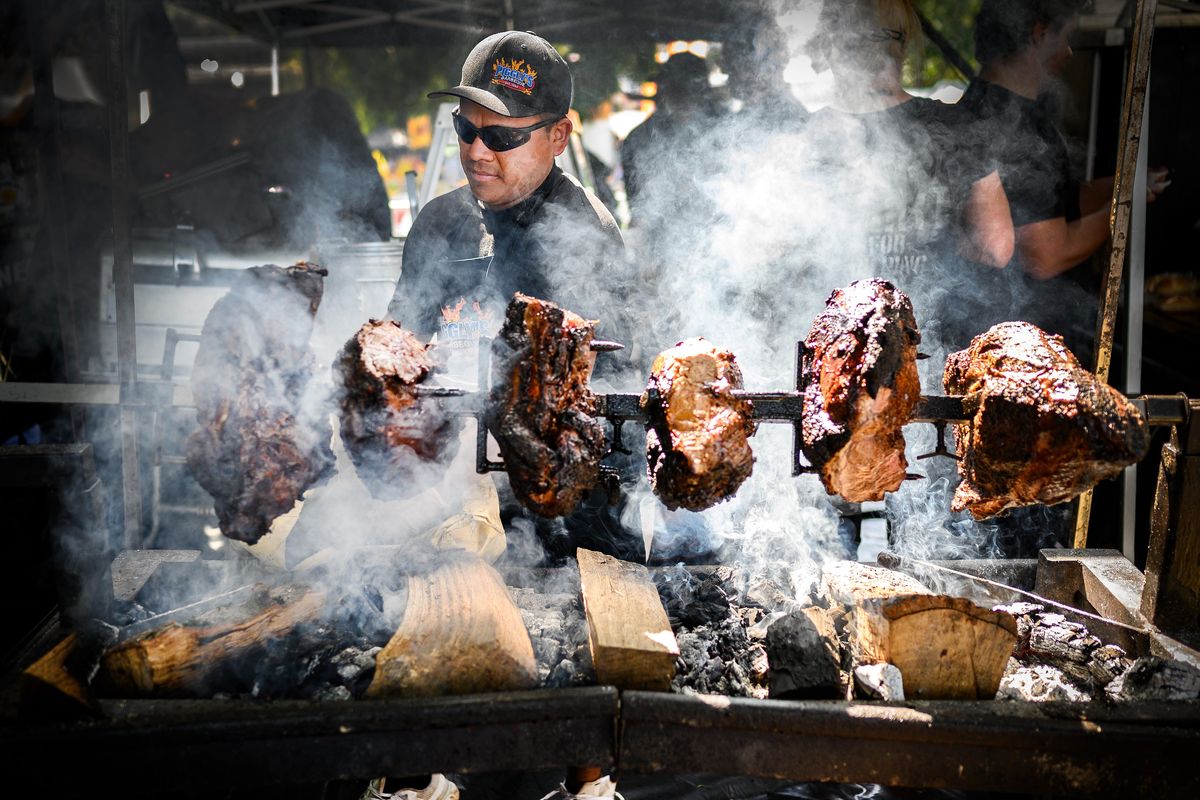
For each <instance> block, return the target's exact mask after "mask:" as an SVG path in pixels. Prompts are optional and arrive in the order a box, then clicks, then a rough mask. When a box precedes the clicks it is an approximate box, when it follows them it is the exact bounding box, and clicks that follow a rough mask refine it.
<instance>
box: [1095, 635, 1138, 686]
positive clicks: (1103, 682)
mask: <svg viewBox="0 0 1200 800" xmlns="http://www.w3.org/2000/svg"><path fill="white" fill-rule="evenodd" d="M1132 665H1133V662H1132V661H1130V660H1129V658H1128V656H1126V655H1125V651H1124V650H1122V649H1121V648H1119V647H1117V646H1116V645H1113V644H1106V645H1102V646H1100V647H1097V648H1096V649H1095V650H1093V651H1092V658H1091V660H1090V661H1089V662H1088V671H1089V672H1090V673H1091V675H1092V680H1093V681H1095V683H1096V685H1097V686H1107V685H1108V684H1110V683H1112V682H1113V681H1114V680H1116V679H1117V678H1118V677H1120V676H1121V675H1123V674H1125V672H1127V671H1128V670H1129V668H1130V667H1131V666H1132Z"/></svg>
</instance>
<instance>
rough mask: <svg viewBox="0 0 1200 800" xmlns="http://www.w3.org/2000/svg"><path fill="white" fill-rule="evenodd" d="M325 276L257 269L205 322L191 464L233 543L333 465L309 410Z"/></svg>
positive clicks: (253, 534)
mask: <svg viewBox="0 0 1200 800" xmlns="http://www.w3.org/2000/svg"><path fill="white" fill-rule="evenodd" d="M325 274H326V273H325V270H323V269H321V268H319V267H316V266H314V265H310V264H303V263H302V264H297V265H295V266H293V267H287V268H282V267H277V266H273V265H269V266H263V267H252V268H251V269H248V270H246V273H245V275H244V276H243V277H242V278H241V280H240V281H239V283H238V284H237V285H235V286H234V287H233V288H232V289H231V290H230V292H229V294H227V295H225V296H224V297H222V298H221V299H220V300H218V301H217V302H216V304H215V305H214V306H213V308H212V310H211V311H210V312H209V314H208V318H207V319H205V320H204V328H203V330H202V332H201V339H200V348H199V350H198V351H197V353H196V361H195V364H194V366H193V367H192V397H193V398H194V400H195V403H196V419H197V421H198V422H199V424H200V428H199V430H197V431H195V432H194V433H193V434H192V435H191V437H190V438H189V439H188V444H187V462H188V467H189V468H190V469H191V472H192V475H193V476H194V477H195V478H196V480H197V481H198V482H199V483H200V485H201V486H203V487H204V488H205V489H206V490H207V491H208V493H209V494H211V495H212V496H213V501H214V505H215V507H216V511H217V518H218V520H220V525H221V532H222V533H224V534H225V535H226V536H228V537H230V538H231V539H239V540H241V541H243V542H251V543H253V542H256V541H258V539H259V538H260V537H262V535H263V534H265V533H266V532H267V530H268V529H269V528H270V526H271V522H272V521H273V520H274V519H275V518H276V517H278V516H279V515H281V514H284V513H286V512H288V511H290V510H291V509H292V507H293V506H294V505H295V503H296V501H297V500H299V499H300V496H301V495H302V494H303V493H304V491H305V490H306V489H308V488H309V487H311V486H313V485H314V484H316V483H317V482H318V481H319V480H322V479H323V478H325V477H327V476H328V474H329V471H330V469H331V467H332V466H333V451H332V450H331V449H330V447H329V437H330V434H329V430H328V426H327V425H323V424H322V419H323V415H322V414H320V413H316V414H309V413H308V412H306V411H305V408H304V406H305V393H306V390H307V389H308V388H309V383H310V381H311V378H312V372H313V355H312V351H311V350H310V349H309V345H308V341H309V337H310V335H311V334H312V327H313V318H314V316H315V315H316V312H317V306H318V305H319V304H320V302H321V295H322V292H323V290H324V276H325Z"/></svg>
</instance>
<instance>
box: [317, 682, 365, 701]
mask: <svg viewBox="0 0 1200 800" xmlns="http://www.w3.org/2000/svg"><path fill="white" fill-rule="evenodd" d="M309 699H310V700H316V701H317V702H332V703H344V702H346V701H347V700H353V699H354V694H353V693H352V692H351V691H350V690H349V689H347V688H346V687H345V686H333V685H325V686H322V687H320V688H319V689H317V690H316V691H314V692H313V693H312V694H311V695H309Z"/></svg>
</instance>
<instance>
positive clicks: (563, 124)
mask: <svg viewBox="0 0 1200 800" xmlns="http://www.w3.org/2000/svg"><path fill="white" fill-rule="evenodd" d="M573 130H575V124H574V123H573V122H571V118H570V117H563V118H562V119H560V120H559V121H558V122H556V123H554V124H553V125H551V126H550V144H552V145H553V146H554V155H555V156H559V155H562V151H563V150H566V149H567V142H569V141H570V140H571V131H573Z"/></svg>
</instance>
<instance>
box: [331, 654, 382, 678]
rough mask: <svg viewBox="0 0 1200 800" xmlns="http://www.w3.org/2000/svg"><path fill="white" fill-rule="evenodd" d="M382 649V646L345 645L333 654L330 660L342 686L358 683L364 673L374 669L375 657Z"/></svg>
mask: <svg viewBox="0 0 1200 800" xmlns="http://www.w3.org/2000/svg"><path fill="white" fill-rule="evenodd" d="M381 650H383V648H382V647H379V646H378V645H375V646H373V647H367V648H365V649H364V648H361V647H347V648H346V649H344V650H342V651H341V652H339V653H338V654H337V655H335V656H334V657H333V659H332V661H331V663H332V666H333V668H334V669H335V670H337V676H338V678H339V680H340V682H341V683H342V685H343V686H347V687H351V686H354V685H355V684H356V683H358V681H359V679H360V678H362V677H363V675H365V674H371V673H373V672H374V671H375V657H376V656H377V655H379V652H380V651H381Z"/></svg>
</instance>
